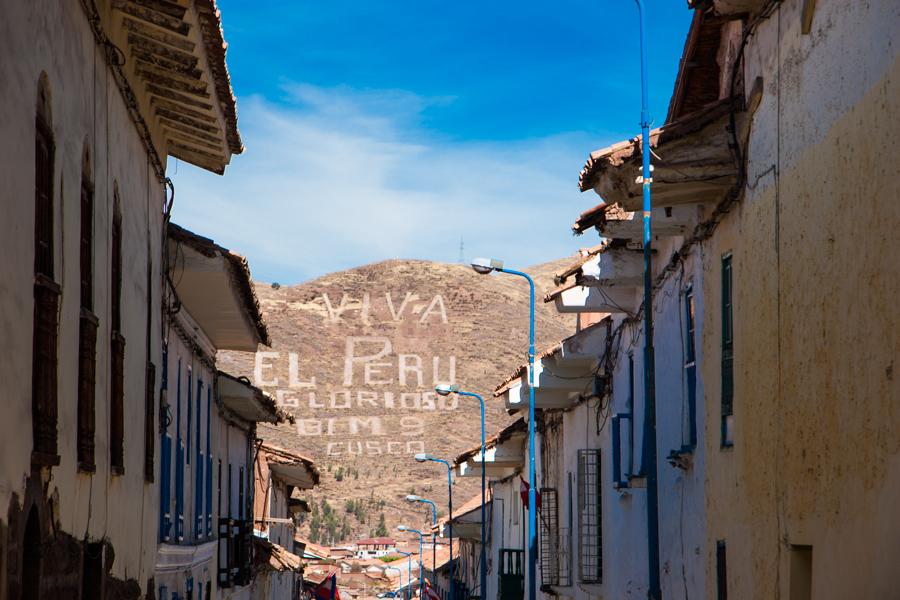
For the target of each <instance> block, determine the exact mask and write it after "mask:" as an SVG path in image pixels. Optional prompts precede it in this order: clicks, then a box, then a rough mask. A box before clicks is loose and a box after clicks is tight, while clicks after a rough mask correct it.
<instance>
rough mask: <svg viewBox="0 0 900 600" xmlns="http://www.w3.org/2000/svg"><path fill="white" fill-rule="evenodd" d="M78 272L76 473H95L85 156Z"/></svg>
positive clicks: (90, 214)
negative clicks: (79, 291)
mask: <svg viewBox="0 0 900 600" xmlns="http://www.w3.org/2000/svg"><path fill="white" fill-rule="evenodd" d="M79 247H80V251H79V268H80V272H81V313H80V317H79V321H78V430H77V434H76V439H77V454H78V469H79V470H80V471H85V472H88V473H93V472H94V471H95V470H96V465H95V463H94V430H95V419H96V417H95V411H94V395H95V394H94V393H95V389H96V380H97V379H96V378H97V325H98V323H99V322H98V320H97V317H96V316H95V315H94V312H93V309H94V188H93V185H91V181H90V160H89V158H88V156H87V153H85V160H84V172H83V173H82V175H81V235H80V236H79Z"/></svg>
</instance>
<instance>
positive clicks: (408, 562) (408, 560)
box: [397, 552, 412, 600]
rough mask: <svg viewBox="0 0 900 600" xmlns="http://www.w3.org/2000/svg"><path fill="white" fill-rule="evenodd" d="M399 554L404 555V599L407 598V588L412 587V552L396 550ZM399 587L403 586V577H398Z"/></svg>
mask: <svg viewBox="0 0 900 600" xmlns="http://www.w3.org/2000/svg"><path fill="white" fill-rule="evenodd" d="M397 554H400V555H401V556H405V557H406V600H409V588H411V587H412V554H410V553H409V552H398V553H397ZM400 587H401V588H402V587H403V578H402V577H401V578H400Z"/></svg>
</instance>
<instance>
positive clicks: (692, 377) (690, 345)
mask: <svg viewBox="0 0 900 600" xmlns="http://www.w3.org/2000/svg"><path fill="white" fill-rule="evenodd" d="M684 323H685V340H684V382H685V386H686V388H687V389H686V390H685V393H686V395H687V419H688V422H687V442H688V443H687V446H688V448H689V449H691V450H693V449H694V448H696V447H697V352H696V346H695V344H696V336H695V332H696V315H695V314H694V289H693V287H692V286H688V288H687V289H686V290H685V291H684Z"/></svg>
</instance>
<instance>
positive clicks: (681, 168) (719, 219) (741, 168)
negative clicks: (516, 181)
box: [457, 0, 900, 600]
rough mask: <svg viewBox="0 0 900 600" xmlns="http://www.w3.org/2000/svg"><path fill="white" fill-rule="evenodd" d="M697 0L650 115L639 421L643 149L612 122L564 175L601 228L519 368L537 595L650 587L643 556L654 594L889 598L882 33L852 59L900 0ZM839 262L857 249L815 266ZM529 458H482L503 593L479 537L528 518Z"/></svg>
mask: <svg viewBox="0 0 900 600" xmlns="http://www.w3.org/2000/svg"><path fill="white" fill-rule="evenodd" d="M691 4H692V7H693V10H694V21H693V24H692V26H691V30H690V32H689V35H688V39H687V41H686V44H685V52H684V56H683V58H682V63H681V68H680V70H679V74H678V78H677V80H676V85H675V90H674V93H673V96H672V100H671V103H670V109H669V114H668V116H667V118H666V122H665V124H664V125H663V126H662V127H660V128H659V129H657V130H654V131H653V132H652V134H651V144H652V146H653V151H654V157H653V158H652V162H653V165H654V171H653V178H654V181H653V198H654V207H653V213H652V214H653V221H654V238H653V249H654V270H653V274H652V275H653V276H652V281H653V286H654V301H653V316H654V321H655V328H654V336H653V345H654V348H655V356H656V361H655V365H656V369H655V387H656V394H655V399H656V403H655V411H654V412H653V413H652V415H653V416H654V417H655V418H654V419H653V420H650V419H649V418H648V417H649V416H650V414H651V413H648V407H647V406H646V404H645V401H644V381H645V379H644V377H645V360H644V357H643V347H644V339H643V329H642V326H641V322H640V317H641V312H642V308H643V307H642V306H641V304H642V295H641V292H642V269H643V267H642V246H641V244H642V231H641V215H640V212H639V211H640V210H641V193H640V192H641V190H640V188H641V182H640V181H639V180H636V174H639V173H640V165H641V161H642V152H643V148H642V147H641V142H640V140H639V139H632V140H626V141H623V142H621V143H618V144H615V145H613V146H611V147H609V148H605V149H602V150H598V151H596V152H594V153H592V154H591V156H590V157H589V159H588V161H587V164H586V165H585V167H584V169H583V170H582V173H581V177H580V181H579V184H580V187H581V189H582V190H583V191H588V190H594V191H595V192H596V193H597V194H598V195H600V196H601V198H602V200H603V202H601V203H600V204H599V205H597V206H596V207H594V208H592V209H590V210H588V211H586V212H585V213H583V214H582V215H580V216H579V217H578V219H577V221H576V223H575V226H574V229H575V231H576V232H577V233H584V232H587V231H590V230H592V229H596V230H597V231H598V233H599V234H600V236H601V238H602V239H601V243H600V244H599V245H598V246H595V247H593V248H588V249H586V250H584V251H583V253H582V256H581V258H580V259H579V260H578V261H577V262H576V263H574V264H573V265H571V266H570V267H569V268H567V269H564V270H563V271H562V272H560V273H559V274H558V275H557V281H558V284H559V287H558V288H557V289H556V290H554V291H553V292H551V293H550V294H549V295H548V296H547V298H546V300H547V301H548V302H553V303H555V305H556V307H557V309H558V310H560V311H563V312H568V313H576V314H578V315H579V326H578V330H577V331H576V332H575V334H574V335H573V336H572V337H570V338H568V339H566V340H563V341H562V342H561V343H560V344H559V345H557V346H556V347H554V348H550V349H548V350H547V351H546V352H544V353H542V354H541V355H540V356H539V357H538V358H537V360H536V365H535V372H534V377H535V380H536V383H535V402H536V406H535V408H536V409H538V410H537V415H536V419H537V423H536V429H537V451H536V460H537V481H536V482H534V484H535V485H536V486H537V487H538V491H539V492H540V507H539V517H540V518H539V531H538V539H539V542H540V543H539V563H538V577H539V581H538V582H537V583H538V586H539V589H540V590H541V592H542V593H543V594H544V595H545V596H551V595H561V596H565V597H571V598H584V599H587V598H593V597H598V596H601V597H615V598H618V597H629V596H636V597H645V596H647V594H648V593H649V592H650V591H651V587H652V585H653V578H652V577H651V572H650V568H651V567H650V565H652V562H651V560H650V559H651V555H653V556H656V557H657V558H658V563H659V570H658V571H656V572H655V575H656V576H657V577H658V580H659V585H660V587H661V591H662V596H663V597H665V598H698V597H701V598H726V597H732V598H735V597H736V598H770V597H782V598H790V599H791V600H795V599H796V600H801V599H802V600H807V599H809V598H844V597H870V596H871V597H878V596H884V595H890V594H891V593H893V587H892V586H893V579H894V578H893V573H892V570H891V567H890V564H892V563H896V560H897V557H900V546H898V541H897V540H898V539H900V535H898V532H900V518H898V514H897V512H896V511H895V510H892V509H890V508H889V507H893V506H896V505H897V503H898V500H900V468H898V465H900V456H898V453H900V443H898V440H900V438H898V436H897V435H896V432H897V431H898V425H900V423H898V418H900V415H898V413H897V411H895V410H892V408H891V405H890V401H889V400H888V399H889V398H896V397H900V390H898V383H897V382H896V378H895V376H894V374H893V356H895V355H897V350H898V342H897V340H900V321H898V320H897V318H896V315H895V314H894V311H892V310H890V309H889V308H888V304H887V302H888V301H887V299H888V298H891V297H893V296H894V295H896V293H897V291H898V290H897V286H898V284H897V281H898V279H897V278H896V277H892V276H890V274H892V273H895V272H896V270H897V269H896V267H897V264H900V261H898V260H897V258H896V256H895V254H896V253H895V252H894V251H893V249H892V248H891V247H890V245H889V244H888V245H885V240H886V239H890V236H891V232H893V231H896V229H897V227H898V225H900V210H898V209H897V206H898V204H897V193H896V191H895V190H894V189H893V188H890V187H882V186H880V185H879V184H878V179H879V178H878V177H875V178H873V177H871V174H872V173H885V172H888V171H890V170H891V166H889V165H896V160H894V159H889V160H887V161H886V162H884V161H880V160H879V159H877V158H876V157H877V156H882V155H883V154H882V153H883V152H884V151H885V150H886V148H884V144H886V143H887V142H886V141H885V140H888V139H891V138H890V133H892V132H893V131H894V130H895V129H896V128H897V125H896V121H897V120H896V118H895V116H896V114H897V108H898V107H897V100H896V97H897V95H896V93H895V92H894V90H896V89H897V85H898V84H897V68H898V61H897V54H898V51H897V49H896V48H893V47H891V48H890V50H887V51H885V52H880V53H871V52H867V51H866V47H867V44H866V43H864V40H880V39H889V38H891V32H894V31H897V30H900V29H898V26H900V10H898V7H897V6H895V5H894V3H890V2H886V1H876V2H870V3H864V4H858V3H857V4H846V3H843V2H836V1H825V0H819V1H818V2H810V1H803V0H784V1H782V2H763V1H753V0H741V1H738V0H722V1H719V0H715V1H713V0H708V1H695V2H692V3H691ZM886 123H890V125H889V126H888V127H887V131H885V132H884V133H885V134H886V135H883V134H881V131H882V129H883V127H882V124H886ZM876 131H877V132H879V134H878V135H876V133H875V132H876ZM873 139H877V140H878V141H877V142H873V141H872V140H873ZM893 170H896V169H895V168H894V169H893ZM851 199H852V202H850V203H849V204H852V205H853V211H852V216H850V215H848V213H847V206H848V201H849V200H851ZM844 257H847V258H848V259H849V260H850V263H852V265H853V266H849V265H848V267H847V269H842V270H840V273H839V274H837V276H835V275H836V273H835V272H834V270H833V269H832V268H831V267H832V266H833V265H835V264H837V263H839V262H841V261H840V258H844ZM826 290H827V291H826ZM849 348H852V349H853V350H852V351H847V349H849ZM527 375H528V374H527V370H526V369H525V368H522V369H520V370H518V371H517V372H516V373H514V374H513V375H512V376H510V378H508V380H507V381H506V382H504V383H503V384H502V385H501V386H499V387H498V388H497V390H496V394H497V395H498V396H500V397H501V398H502V400H503V401H504V403H505V406H506V408H507V409H509V410H510V411H514V412H520V413H524V411H525V410H526V409H527V408H528V401H529V396H528V381H527ZM654 421H655V426H653V427H651V425H653V423H654ZM651 436H652V437H651ZM495 447H501V448H502V444H499V445H497V444H495ZM492 449H493V448H492ZM523 451H524V452H525V453H527V448H526V449H523ZM514 453H515V452H513V454H514ZM486 454H487V456H485V457H484V458H483V459H482V460H479V458H481V457H480V449H479V450H476V451H475V452H474V453H471V452H470V453H469V455H468V456H465V455H464V456H463V457H461V460H458V461H457V475H458V476H462V475H463V473H464V472H467V473H471V474H472V475H475V474H476V473H477V474H478V475H480V473H478V471H477V468H478V467H479V463H481V466H482V467H483V465H489V464H490V462H489V458H490V453H489V452H488V453H486ZM510 464H511V465H514V464H515V461H510ZM524 464H526V463H525V462H524V460H523V461H522V462H521V463H519V464H518V465H517V466H511V467H510V469H511V472H510V473H509V474H507V475H506V478H505V479H504V475H503V474H502V472H500V473H497V474H494V475H493V476H492V479H493V480H494V481H493V482H492V489H493V500H492V504H493V505H494V510H493V511H492V519H491V531H492V539H495V540H498V541H497V542H495V543H493V544H492V548H491V555H492V560H491V562H490V565H497V569H496V570H495V571H492V572H493V576H492V578H491V582H492V583H491V584H490V585H494V584H497V585H499V586H500V588H499V595H498V597H500V598H507V597H510V598H511V597H520V595H519V594H518V592H515V593H511V594H510V595H507V594H506V593H505V592H504V590H503V585H504V584H503V582H504V581H507V582H513V583H512V585H518V583H517V581H518V577H522V575H516V572H517V571H518V567H517V560H518V556H517V555H516V554H514V553H513V554H509V555H508V556H509V557H510V559H511V561H512V565H513V566H512V567H511V568H509V567H507V566H506V565H507V564H508V561H507V560H506V556H503V557H501V555H500V554H499V553H500V552H502V551H503V550H513V551H515V549H516V546H515V544H516V543H517V542H518V541H519V540H521V539H522V537H524V536H525V535H526V532H525V531H522V530H519V529H518V528H516V527H514V526H512V519H513V517H514V515H518V516H519V517H521V518H525V515H524V513H523V512H521V511H522V509H523V506H522V500H521V496H520V497H519V498H518V499H517V498H516V493H517V491H520V490H516V484H517V482H516V478H517V477H518V472H521V470H523V469H524ZM483 468H484V467H483ZM651 469H652V471H651ZM489 473H490V471H489ZM651 473H653V474H655V475H656V481H657V491H658V499H657V502H656V511H655V512H656V514H657V515H658V523H659V529H658V543H657V544H656V545H653V544H651V543H650V542H649V539H650V538H651V536H650V535H648V523H649V518H650V516H651V515H652V514H653V513H654V511H653V510H651V509H652V508H653V505H652V504H648V502H649V501H650V500H649V499H650V496H649V489H648V485H650V484H651V478H650V477H648V475H650V474H651ZM505 500H509V501H510V504H511V505H512V506H513V509H512V510H510V511H509V513H508V515H507V516H506V517H502V516H500V515H499V514H498V510H499V507H500V506H501V505H502V504H503V501H505ZM498 531H499V532H500V533H499V535H498ZM523 558H524V557H523ZM522 571H524V569H522ZM519 572H521V571H519ZM522 580H523V582H524V577H522ZM492 594H493V592H492V591H491V590H490V589H489V590H487V594H486V595H485V596H486V597H493V596H492Z"/></svg>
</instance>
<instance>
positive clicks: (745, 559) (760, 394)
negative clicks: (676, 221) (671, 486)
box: [703, 0, 900, 599]
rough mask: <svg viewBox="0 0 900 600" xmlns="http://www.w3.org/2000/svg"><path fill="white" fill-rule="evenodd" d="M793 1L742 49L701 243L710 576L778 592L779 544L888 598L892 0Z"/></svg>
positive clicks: (894, 213)
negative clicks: (730, 141) (731, 176)
mask: <svg viewBox="0 0 900 600" xmlns="http://www.w3.org/2000/svg"><path fill="white" fill-rule="evenodd" d="M801 5H802V3H801V2H799V1H797V0H790V1H786V2H785V3H783V5H782V6H781V8H780V9H778V10H777V11H776V12H775V14H773V16H772V17H771V18H770V19H769V20H768V21H766V22H764V23H763V24H762V25H761V26H760V27H759V30H758V33H757V35H756V36H755V37H754V38H752V40H751V42H750V45H749V46H748V50H747V57H748V66H747V71H746V75H745V76H746V80H747V81H753V80H754V79H755V78H756V77H757V76H761V77H763V79H764V85H765V88H764V89H765V93H764V96H763V98H762V102H761V104H760V106H759V109H758V110H757V112H756V114H755V116H754V119H753V125H752V130H751V137H750V142H749V150H748V152H749V161H748V183H749V186H748V189H747V193H746V196H745V198H744V199H743V200H742V201H741V203H740V204H739V205H737V207H736V208H735V209H734V210H733V212H732V213H731V214H730V215H729V216H728V217H727V218H726V220H725V221H724V222H723V224H722V226H720V227H719V229H718V230H717V231H716V234H715V236H714V237H713V238H712V239H711V240H709V242H707V243H706V244H704V264H705V267H706V273H707V277H706V279H705V281H704V292H705V295H706V297H707V298H710V299H713V300H712V301H710V302H708V303H707V304H706V307H705V310H704V312H703V314H704V321H705V324H706V331H705V333H704V336H703V349H704V352H705V354H706V356H707V357H708V359H707V360H706V361H705V362H704V365H703V372H704V379H705V381H706V382H707V393H706V405H707V409H708V413H707V417H706V431H707V436H706V440H707V444H706V450H707V452H708V459H709V461H708V466H709V473H710V479H709V482H708V484H707V507H708V509H709V515H710V530H709V536H708V550H707V564H708V567H707V587H708V589H712V590H714V589H715V557H714V548H715V540H717V539H725V540H726V541H727V548H728V585H729V590H728V593H729V595H733V596H734V597H740V598H744V597H746V598H751V597H753V598H761V597H766V598H774V597H788V590H789V587H788V586H789V585H790V575H791V574H790V568H789V553H790V549H791V545H812V547H813V563H812V564H813V567H812V569H813V570H812V582H813V592H812V593H813V597H815V598H824V599H828V598H847V597H890V596H891V595H892V594H894V593H895V592H896V589H895V587H893V586H894V585H895V584H896V572H895V568H896V564H897V557H898V556H900V512H898V511H897V509H896V507H897V506H898V505H900V434H898V431H900V405H898V403H897V399H898V398H900V383H898V379H897V375H896V368H897V366H896V364H895V363H896V362H897V357H898V356H900V318H898V316H897V312H896V311H895V310H894V306H893V303H894V301H895V299H896V298H897V296H898V293H900V260H898V256H897V251H896V248H895V245H894V244H893V243H892V241H893V240H894V239H895V238H896V231H897V230H898V227H900V202H898V200H900V195H898V192H897V189H896V186H894V185H892V184H891V183H890V182H891V179H892V176H895V175H896V174H897V164H898V162H897V159H896V156H895V155H894V153H893V151H892V150H893V149H892V145H893V140H894V139H896V137H897V136H898V134H900V121H898V120H897V118H896V115H897V114H898V110H900V101H898V96H900V83H898V82H900V72H898V69H900V63H898V52H900V51H898V47H897V44H896V32H897V31H900V5H898V4H897V3H896V2H892V1H890V0H873V1H871V2H865V3H845V2H840V1H837V0H819V2H817V6H816V10H815V14H814V17H813V22H812V31H811V33H810V34H802V33H801V31H800V11H801ZM726 251H733V253H734V259H733V260H734V293H735V302H734V305H735V308H734V318H735V397H734V407H735V408H734V410H735V419H736V429H735V431H736V433H735V447H734V448H733V449H726V450H722V449H720V448H719V440H718V428H719V414H720V389H721V388H720V383H719V382H720V367H719V364H718V361H717V357H719V356H720V338H721V326H720V325H721V313H720V309H719V298H720V285H721V284H720V271H721V268H720V257H721V255H722V254H723V253H724V252H726Z"/></svg>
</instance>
